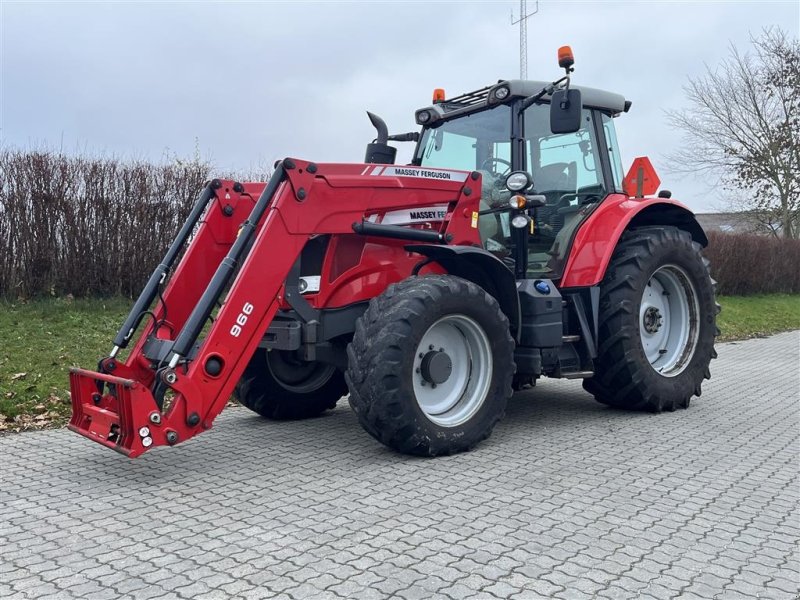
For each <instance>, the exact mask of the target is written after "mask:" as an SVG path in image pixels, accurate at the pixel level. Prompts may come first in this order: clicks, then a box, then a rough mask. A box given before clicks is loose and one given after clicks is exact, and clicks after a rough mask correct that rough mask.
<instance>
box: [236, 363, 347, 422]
mask: <svg viewBox="0 0 800 600" xmlns="http://www.w3.org/2000/svg"><path fill="white" fill-rule="evenodd" d="M235 394H236V398H237V399H238V400H239V402H241V403H242V404H243V405H244V406H246V407H247V408H249V409H250V410H252V411H254V412H257V413H258V414H260V415H261V416H262V417H265V418H267V419H274V420H287V419H307V418H310V417H316V416H319V415H320V414H322V413H323V412H325V411H326V410H329V409H331V408H334V407H335V406H336V403H337V402H338V401H339V399H340V398H341V397H342V396H344V395H345V394H347V385H346V384H345V382H344V376H343V375H342V373H341V371H338V370H337V369H336V368H335V367H334V366H333V365H328V364H325V363H319V362H304V361H298V360H295V359H294V357H293V356H292V354H291V353H289V352H282V351H279V350H273V351H271V352H267V351H266V349H264V348H259V349H258V350H257V351H256V353H255V354H254V355H253V358H252V359H250V363H249V364H248V365H247V368H246V369H245V372H244V374H243V375H242V378H241V380H240V381H239V384H238V385H237V386H236V391H235Z"/></svg>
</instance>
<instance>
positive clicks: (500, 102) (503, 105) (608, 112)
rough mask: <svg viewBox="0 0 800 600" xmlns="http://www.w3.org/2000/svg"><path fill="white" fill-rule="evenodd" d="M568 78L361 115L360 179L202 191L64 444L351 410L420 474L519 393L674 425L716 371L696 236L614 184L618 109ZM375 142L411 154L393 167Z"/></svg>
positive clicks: (339, 170) (292, 164) (679, 220)
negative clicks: (545, 385) (558, 384)
mask: <svg viewBox="0 0 800 600" xmlns="http://www.w3.org/2000/svg"><path fill="white" fill-rule="evenodd" d="M572 64H573V59H572V55H571V52H569V50H568V48H566V47H565V48H563V49H562V50H561V51H560V52H559V65H560V66H561V67H562V68H564V69H565V70H566V75H565V76H564V77H562V78H560V79H559V80H557V81H555V82H553V83H549V84H548V83H543V82H533V81H519V80H508V81H500V82H498V83H496V84H494V85H491V86H488V87H485V88H483V89H480V90H477V91H474V92H471V93H468V94H463V95H461V96H457V97H455V98H450V99H445V97H444V93H443V92H442V91H441V90H437V91H436V92H435V96H434V102H433V104H432V105H431V106H427V107H425V108H422V109H420V110H418V111H417V112H416V122H417V123H418V124H419V125H420V126H421V127H422V130H421V132H412V133H406V134H400V135H394V136H390V135H388V131H387V128H386V125H385V124H384V123H383V121H381V120H380V119H379V118H378V117H376V116H375V115H371V114H370V118H371V119H372V122H373V124H374V125H375V126H376V128H377V138H376V140H375V141H374V142H373V143H371V144H369V145H368V146H367V155H366V160H365V163H363V164H317V163H314V162H309V161H304V160H297V159H291V158H287V159H285V160H283V161H281V162H279V163H277V164H276V167H275V171H274V173H273V175H272V177H271V178H270V179H269V181H268V182H267V183H266V184H265V183H239V182H235V181H224V180H218V179H215V180H213V181H211V182H210V183H209V184H208V186H207V187H206V188H205V189H204V190H203V191H202V193H201V194H200V197H199V199H198V200H197V203H196V204H195V206H194V208H193V209H192V211H191V214H190V215H189V217H188V219H187V221H186V223H185V224H184V225H183V227H182V229H181V230H180V232H179V233H178V235H177V237H176V239H175V240H174V242H173V243H172V245H171V247H170V248H169V250H168V252H167V254H166V256H165V257H164V259H163V260H162V262H161V263H160V264H159V265H158V267H157V268H156V270H155V272H154V273H153V275H152V276H151V278H150V280H149V281H148V283H147V285H146V286H145V288H144V290H143V291H142V293H141V295H140V297H139V298H138V300H137V301H136V303H135V305H134V307H133V309H132V310H131V312H130V314H129V315H128V317H127V319H126V321H125V323H124V324H123V325H122V327H121V329H120V330H119V332H118V333H117V336H116V338H115V339H114V346H113V349H112V351H111V353H110V354H109V356H108V357H107V358H104V359H103V360H101V361H100V363H99V367H98V369H97V371H96V372H95V371H86V370H82V369H73V370H72V373H71V388H72V403H73V416H72V419H71V421H70V425H69V427H70V429H72V430H73V431H76V432H78V433H80V434H82V435H84V436H86V437H88V438H90V439H93V440H95V441H97V442H99V443H101V444H104V445H106V446H108V447H110V448H113V449H115V450H117V451H119V452H122V453H123V454H126V455H127V456H130V457H135V456H138V455H140V454H142V453H143V452H145V451H146V450H148V449H149V448H151V447H153V446H163V445H174V444H176V443H179V442H182V441H184V440H187V439H189V438H191V437H193V436H195V435H196V434H198V433H200V432H202V431H205V430H206V429H209V428H210V427H211V426H212V423H213V421H214V418H215V417H216V416H217V415H218V414H219V413H220V411H222V410H223V408H224V407H225V405H226V403H227V402H228V399H229V398H230V397H231V395H232V394H235V395H236V397H237V398H238V399H239V401H240V402H241V403H242V404H243V405H244V406H246V407H248V408H250V409H251V410H253V411H255V412H257V413H258V414H260V415H262V416H264V417H266V418H268V419H299V418H305V417H314V416H317V415H320V414H321V413H323V412H324V411H326V410H328V409H331V408H333V407H334V406H336V403H337V402H338V401H339V400H340V399H341V398H342V397H343V396H345V395H347V394H348V393H349V400H350V405H351V407H352V408H353V410H354V411H355V413H356V415H357V416H358V419H359V422H360V423H361V424H362V426H363V427H364V429H366V430H367V432H368V433H369V434H370V435H372V436H373V437H375V438H376V439H377V440H379V441H381V442H383V443H384V444H386V445H387V446H389V447H391V448H394V449H395V450H398V451H400V452H404V453H409V454H418V455H425V456H436V455H442V454H451V453H455V452H461V451H464V450H469V449H471V448H472V447H474V446H475V445H476V444H478V443H479V442H480V441H481V440H483V439H485V438H486V437H487V436H489V434H490V433H491V431H492V428H493V427H494V425H495V424H496V423H497V422H498V421H499V420H500V419H501V418H502V417H503V414H504V411H505V408H506V402H507V400H508V398H509V397H510V396H511V394H512V393H513V391H514V390H515V389H521V388H523V387H526V386H530V385H533V384H534V383H535V381H536V380H537V379H538V378H539V377H541V376H547V377H563V378H568V379H582V380H583V385H584V387H585V388H586V389H587V390H588V391H589V392H590V393H592V394H593V395H594V397H595V398H596V399H597V400H599V401H600V402H602V403H605V404H608V405H610V406H613V407H619V408H627V409H635V410H645V411H651V412H660V411H664V410H668V411H672V410H675V409H676V408H686V407H687V406H688V405H689V400H690V399H691V398H692V396H695V395H699V394H700V386H701V384H702V382H703V379H704V378H705V379H707V378H708V377H710V373H709V363H710V361H711V359H712V358H714V356H715V352H714V337H715V334H716V331H717V330H716V325H715V319H716V314H717V312H718V305H717V304H716V302H715V296H714V281H713V280H712V279H711V277H710V276H709V271H708V263H707V261H706V260H705V259H704V258H703V256H702V254H701V250H702V247H703V246H705V245H706V243H707V240H706V236H705V234H704V233H703V230H702V229H701V227H700V226H699V225H698V223H697V221H696V220H695V218H694V216H693V215H692V213H691V212H690V211H689V210H688V209H687V208H686V207H684V206H683V205H681V204H680V203H678V202H676V201H675V200H672V199H671V198H670V193H669V192H667V191H661V192H660V193H659V194H658V195H657V197H652V194H654V193H655V192H656V191H657V186H658V181H657V178H656V177H655V174H654V173H652V172H648V170H647V169H642V168H638V169H634V170H633V172H632V173H631V174H630V175H629V176H628V177H626V178H625V179H623V171H622V163H621V161H620V155H619V149H618V145H617V140H616V137H615V133H614V122H613V120H614V118H615V117H617V116H619V115H620V114H622V113H623V112H627V111H628V109H629V108H630V102H628V101H626V100H625V99H624V98H623V97H622V96H620V95H618V94H613V93H609V92H604V91H601V90H597V89H591V88H577V87H571V86H570V72H571V71H572V70H573V69H572ZM389 141H412V142H415V143H416V150H415V152H414V157H413V161H412V162H411V164H409V165H404V166H397V165H395V164H394V159H395V153H396V149H395V148H393V147H392V146H389V145H388V143H387V142H389ZM624 184H625V185H624ZM648 194H649V195H648ZM142 325H144V326H143V327H142V328H141V329H142V331H141V334H140V335H139V336H138V337H136V338H135V337H134V334H135V333H136V331H137V329H139V328H140V326H142Z"/></svg>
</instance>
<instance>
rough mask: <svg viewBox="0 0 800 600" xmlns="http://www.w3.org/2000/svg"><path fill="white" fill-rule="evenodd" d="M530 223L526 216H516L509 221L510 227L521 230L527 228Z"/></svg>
mask: <svg viewBox="0 0 800 600" xmlns="http://www.w3.org/2000/svg"><path fill="white" fill-rule="evenodd" d="M530 222H531V219H530V217H529V216H528V215H516V216H515V217H514V218H513V219H511V225H512V226H513V227H514V228H515V229H522V228H523V227H527V226H528V223H530Z"/></svg>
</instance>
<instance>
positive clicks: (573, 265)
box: [559, 194, 708, 288]
mask: <svg viewBox="0 0 800 600" xmlns="http://www.w3.org/2000/svg"><path fill="white" fill-rule="evenodd" d="M653 225H671V226H673V227H678V228H679V229H684V230H686V231H688V232H689V233H690V234H691V235H692V238H693V239H694V240H695V241H696V242H697V243H699V244H700V245H702V246H707V245H708V238H706V234H705V233H704V232H703V228H702V227H700V224H699V223H698V222H697V220H696V219H695V217H694V214H693V213H692V211H690V210H689V209H688V208H686V207H685V206H684V205H683V204H681V203H680V202H677V201H676V200H671V199H669V198H629V197H628V196H626V195H624V194H612V195H610V196H609V197H608V198H606V199H605V200H604V201H603V202H602V203H601V204H600V206H598V207H597V209H596V210H595V211H594V212H592V214H591V215H589V218H587V219H586V221H585V222H584V223H583V224H582V225H581V226H580V228H579V229H578V232H577V233H576V234H575V239H574V241H573V243H572V248H571V250H570V253H569V258H568V259H567V264H566V266H565V267H564V273H563V275H562V277H561V281H560V283H559V287H561V288H570V287H590V286H593V285H597V284H598V283H600V282H601V281H602V280H603V278H604V277H605V274H606V269H607V268H608V264H609V262H611V255H612V254H613V253H614V248H616V247H617V243H618V242H619V238H620V237H621V236H622V234H623V232H624V231H625V230H626V229H631V228H635V227H643V226H653Z"/></svg>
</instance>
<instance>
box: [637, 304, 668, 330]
mask: <svg viewBox="0 0 800 600" xmlns="http://www.w3.org/2000/svg"><path fill="white" fill-rule="evenodd" d="M642 321H643V323H642V325H643V326H644V330H645V331H646V332H647V333H656V332H657V331H658V330H659V329H661V325H663V323H664V317H663V316H662V315H661V311H660V310H658V309H657V308H656V307H655V306H649V307H648V308H647V309H646V310H645V311H644V317H643V319H642Z"/></svg>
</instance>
